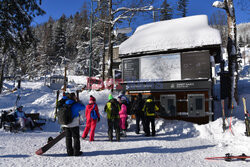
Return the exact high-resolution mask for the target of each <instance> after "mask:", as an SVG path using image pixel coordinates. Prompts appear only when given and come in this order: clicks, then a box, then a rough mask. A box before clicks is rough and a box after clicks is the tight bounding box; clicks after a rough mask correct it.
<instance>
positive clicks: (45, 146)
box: [36, 131, 66, 155]
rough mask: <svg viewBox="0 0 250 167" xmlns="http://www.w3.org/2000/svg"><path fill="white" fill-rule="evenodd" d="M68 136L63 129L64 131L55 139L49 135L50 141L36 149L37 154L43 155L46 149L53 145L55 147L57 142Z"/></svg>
mask: <svg viewBox="0 0 250 167" xmlns="http://www.w3.org/2000/svg"><path fill="white" fill-rule="evenodd" d="M65 136H66V132H65V131H63V132H62V133H60V134H59V135H58V136H57V137H55V138H54V139H53V138H52V137H49V139H48V143H47V144H46V145H44V146H43V147H41V148H39V149H38V150H37V151H36V154H37V155H42V154H43V153H45V152H46V151H48V150H49V149H50V148H51V147H53V146H54V145H55V144H56V143H57V142H59V141H60V140H61V139H62V138H64V137H65Z"/></svg>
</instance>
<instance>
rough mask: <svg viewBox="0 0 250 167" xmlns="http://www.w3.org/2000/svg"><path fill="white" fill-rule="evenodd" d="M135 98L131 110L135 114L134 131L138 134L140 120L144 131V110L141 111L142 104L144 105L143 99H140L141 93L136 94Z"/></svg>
mask: <svg viewBox="0 0 250 167" xmlns="http://www.w3.org/2000/svg"><path fill="white" fill-rule="evenodd" d="M135 98H136V99H135V100H134V102H133V105H132V110H133V113H134V114H135V118H136V130H135V133H136V134H139V133H140V121H141V122H142V126H143V131H144V132H145V117H144V112H143V111H142V109H143V106H144V100H143V99H142V95H141V93H139V94H138V96H137V97H135ZM145 133H146V132H145Z"/></svg>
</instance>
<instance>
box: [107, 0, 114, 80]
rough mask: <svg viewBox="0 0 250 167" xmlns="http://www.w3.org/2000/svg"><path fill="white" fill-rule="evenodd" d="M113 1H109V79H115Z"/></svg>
mask: <svg viewBox="0 0 250 167" xmlns="http://www.w3.org/2000/svg"><path fill="white" fill-rule="evenodd" d="M112 20H113V17H112V0H109V24H108V26H109V27H108V29H109V32H108V35H109V47H108V58H109V67H108V78H113V74H112V70H113V69H112V67H113V41H112V39H113V38H112V37H113V34H112V31H113V25H112V23H111V22H112Z"/></svg>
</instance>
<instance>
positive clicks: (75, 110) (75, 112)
mask: <svg viewBox="0 0 250 167" xmlns="http://www.w3.org/2000/svg"><path fill="white" fill-rule="evenodd" d="M73 103H74V104H73ZM65 104H67V105H72V104H73V105H72V106H71V112H72V118H73V121H72V122H71V123H69V124H67V125H62V127H66V128H73V127H76V126H79V125H80V117H79V112H80V111H83V110H85V105H84V104H82V103H80V102H75V101H74V100H71V99H69V100H67V101H66V102H65Z"/></svg>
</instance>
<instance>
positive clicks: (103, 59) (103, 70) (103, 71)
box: [102, 23, 106, 82]
mask: <svg viewBox="0 0 250 167" xmlns="http://www.w3.org/2000/svg"><path fill="white" fill-rule="evenodd" d="M103 29H104V33H103V34H104V35H103V54H102V81H103V82H104V80H105V41H106V26H105V23H104V24H103Z"/></svg>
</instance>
